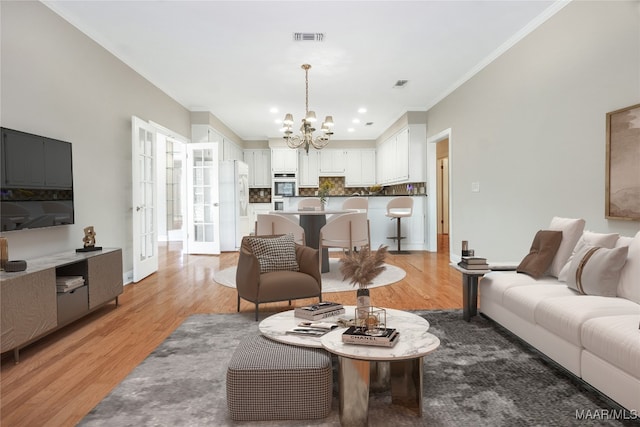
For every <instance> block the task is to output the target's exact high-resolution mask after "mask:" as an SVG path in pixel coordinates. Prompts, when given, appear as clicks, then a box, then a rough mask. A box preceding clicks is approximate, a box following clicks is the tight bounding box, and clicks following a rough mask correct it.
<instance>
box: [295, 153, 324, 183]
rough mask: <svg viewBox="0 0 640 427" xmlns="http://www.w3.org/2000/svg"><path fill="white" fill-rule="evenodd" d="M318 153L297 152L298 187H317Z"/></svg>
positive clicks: (318, 180) (318, 181)
mask: <svg viewBox="0 0 640 427" xmlns="http://www.w3.org/2000/svg"><path fill="white" fill-rule="evenodd" d="M318 160H319V159H318V152H317V151H316V150H309V152H308V153H306V152H305V151H304V150H298V187H318V186H319V185H320V179H319V174H318V171H319V169H318Z"/></svg>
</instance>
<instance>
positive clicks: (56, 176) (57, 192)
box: [0, 127, 74, 232]
mask: <svg viewBox="0 0 640 427" xmlns="http://www.w3.org/2000/svg"><path fill="white" fill-rule="evenodd" d="M0 132H1V136H2V139H1V147H0V168H2V170H1V171H0V172H1V173H0V175H1V177H0V180H1V182H0V218H1V224H0V231H1V232H6V231H14V230H24V229H30V228H41V227H53V226H60V225H67V224H73V223H74V208H73V162H72V156H71V143H70V142H65V141H59V140H57V139H53V138H47V137H44V136H39V135H33V134H30V133H26V132H21V131H17V130H13V129H7V128H4V127H1V128H0Z"/></svg>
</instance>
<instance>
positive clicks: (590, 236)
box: [558, 231, 620, 282]
mask: <svg viewBox="0 0 640 427" xmlns="http://www.w3.org/2000/svg"><path fill="white" fill-rule="evenodd" d="M619 237H620V235H619V234H618V233H611V234H604V233H594V232H592V231H585V232H584V233H582V236H581V237H580V240H578V243H576V246H575V248H574V249H573V253H572V254H571V256H570V257H569V259H568V260H567V263H566V264H565V265H564V267H562V270H560V273H559V274H558V280H560V281H561V282H566V281H567V272H568V271H569V266H570V265H571V261H572V260H573V257H574V255H575V254H576V252H578V251H580V250H581V249H583V248H584V247H585V246H599V247H601V248H607V249H611V248H613V247H614V246H616V242H617V241H618V238H619Z"/></svg>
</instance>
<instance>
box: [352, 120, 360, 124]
mask: <svg viewBox="0 0 640 427" xmlns="http://www.w3.org/2000/svg"><path fill="white" fill-rule="evenodd" d="M352 122H353V123H360V119H353V120H352Z"/></svg>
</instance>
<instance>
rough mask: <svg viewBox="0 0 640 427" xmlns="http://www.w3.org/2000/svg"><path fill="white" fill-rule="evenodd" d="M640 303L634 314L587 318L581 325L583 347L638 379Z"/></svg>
mask: <svg viewBox="0 0 640 427" xmlns="http://www.w3.org/2000/svg"><path fill="white" fill-rule="evenodd" d="M639 323H640V306H638V313H637V314H629V315H623V316H608V317H598V318H596V319H590V320H587V321H586V322H584V325H582V335H581V340H582V345H583V347H584V348H585V349H586V350H587V351H589V352H591V353H593V354H594V355H596V356H598V357H599V358H601V359H603V360H606V361H607V362H609V363H611V364H612V365H614V366H616V367H618V368H620V369H622V370H623V371H625V372H627V373H629V374H631V375H633V376H634V377H636V378H640V331H639V330H638V324H639Z"/></svg>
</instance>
